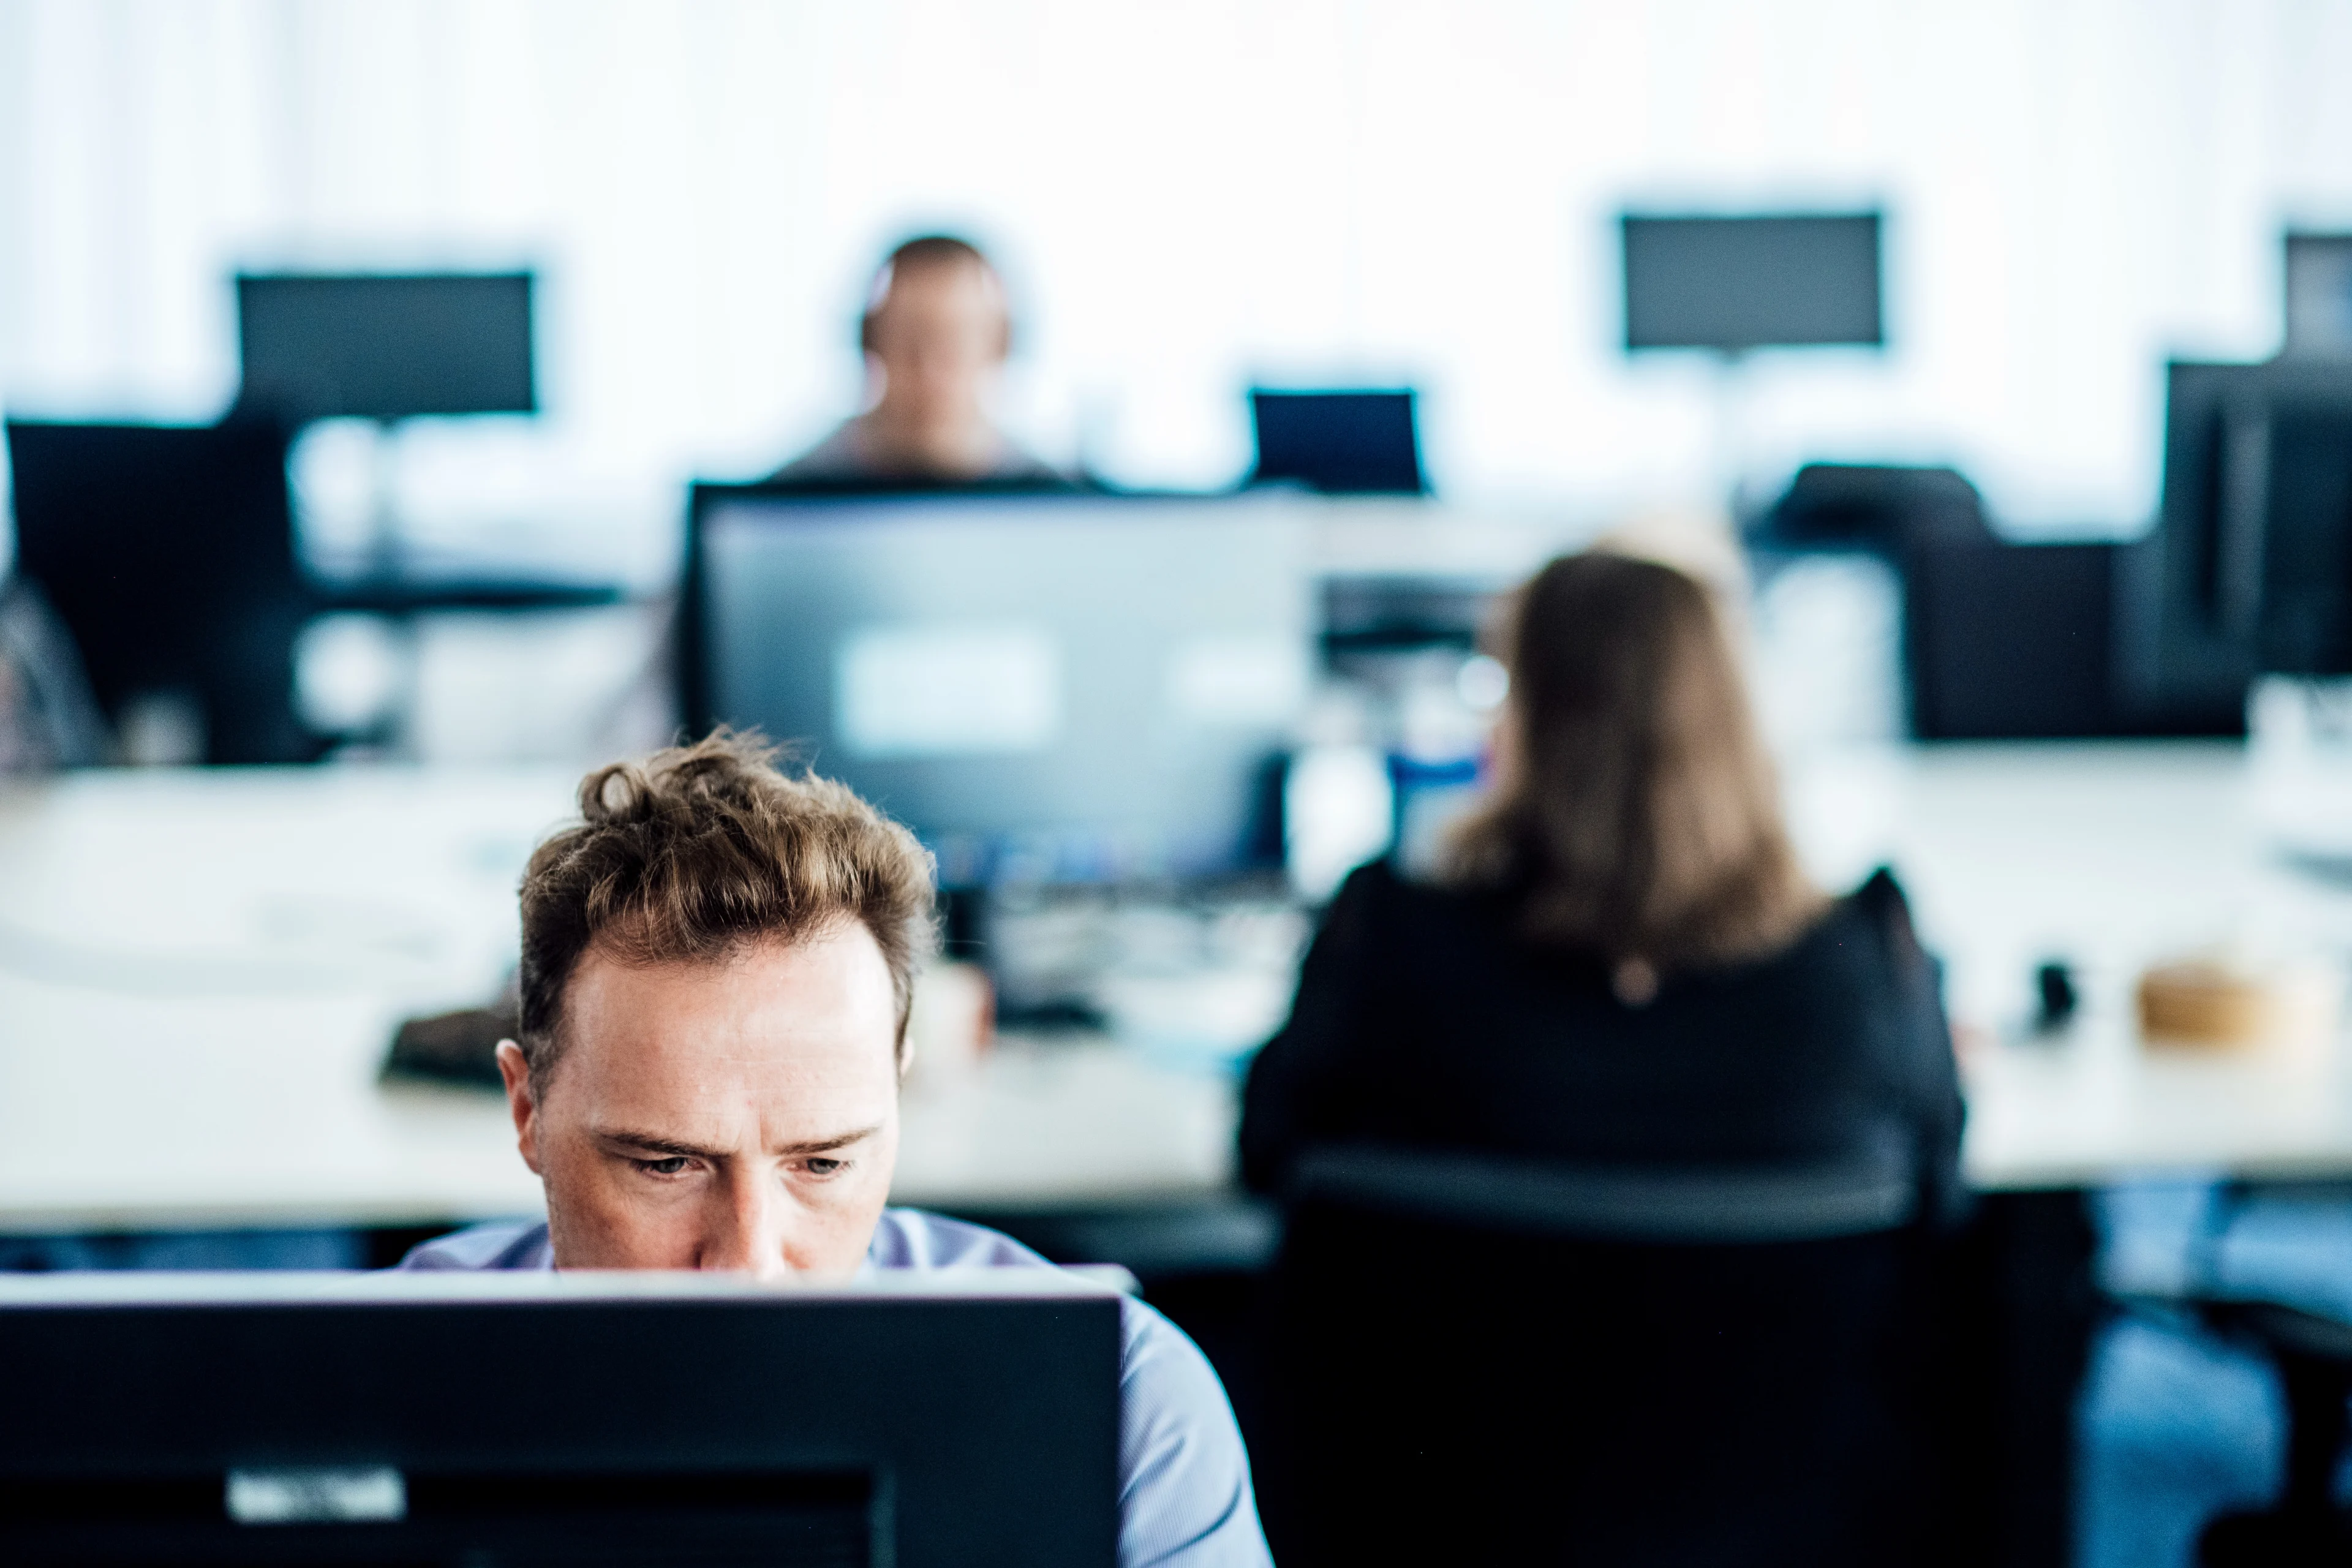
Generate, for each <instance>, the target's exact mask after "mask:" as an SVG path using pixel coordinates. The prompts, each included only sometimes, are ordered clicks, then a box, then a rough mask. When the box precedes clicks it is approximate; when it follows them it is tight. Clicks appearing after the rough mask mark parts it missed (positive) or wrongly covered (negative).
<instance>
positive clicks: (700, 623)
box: [680, 486, 1313, 885]
mask: <svg viewBox="0 0 2352 1568" xmlns="http://www.w3.org/2000/svg"><path fill="white" fill-rule="evenodd" d="M1306 543H1307V540H1306V529H1305V520H1304V517H1303V515H1302V513H1301V511H1300V509H1299V505H1298V503H1297V502H1295V501H1290V500H1286V499H1284V498H1282V497H1278V496H1263V497H1238V498H1226V499H1216V500H1192V499H1173V498H1169V499H1159V498H1154V499H1137V498H1106V497H1099V496H1080V495H1072V496H1024V497H1008V496H971V497H947V496H936V495H935V496H899V497H864V498H841V497H807V496H792V495H783V494H778V493H774V492H771V491H762V490H760V489H751V488H733V487H719V486H702V487H698V489H697V492H696V503H695V507H694V520H693V525H692V540H691V545H690V552H689V566H688V604H687V609H686V616H685V617H684V637H685V642H684V647H682V649H681V658H680V665H681V670H682V673H683V675H684V677H685V687H686V691H685V697H686V712H687V715H688V721H689V722H690V723H692V724H694V725H696V726H697V727H698V728H699V727H702V726H707V725H709V724H714V723H727V724H732V725H736V726H739V727H757V728H758V729H760V730H761V731H765V732H766V733H767V734H768V736H769V737H770V738H772V739H773V740H777V741H780V742H791V743H793V744H794V745H795V746H797V747H798V748H799V751H800V754H801V756H802V757H803V759H804V760H805V761H807V762H808V763H810V764H811V765H812V766H814V769H815V770H816V771H817V772H818V773H823V774H825V775H827V776H829V777H834V778H838V779H840V780H842V781H843V782H845V783H846V784H849V785H850V786H851V787H852V788H854V789H856V790H857V791H858V793H859V794H861V795H865V796H866V798H867V799H869V800H872V801H873V802H875V803H876V804H877V805H879V806H881V807H882V808H883V809H884V810H886V811H887V812H888V813H890V815H891V816H895V817H897V818H898V819H899V820H900V821H902V822H905V823H907V824H908V826H911V827H913V828H914V829H915V830H916V831H917V832H918V833H919V834H921V835H922V836H923V837H924V838H925V839H926V841H928V842H929V843H930V844H931V845H932V847H934V849H935V850H937V851H938V853H939V854H940V862H941V875H942V878H943V879H945V880H947V881H948V882H950V884H966V885H968V884H971V883H976V882H980V881H984V880H990V879H1008V878H1009V879H1022V880H1039V881H1078V882H1087V881H1116V880H1123V879H1132V878H1156V877H1177V878H1189V877H1198V876H1215V875H1220V874H1225V873H1230V872H1233V871H1236V870H1241V869H1244V868H1249V867H1251V866H1253V865H1255V864H1258V863H1261V862H1265V863H1276V862H1278V859H1279V848H1278V845H1273V844H1270V843H1269V842H1268V839H1269V838H1270V837H1271V834H1270V833H1269V832H1268V827H1269V826H1270V825H1268V824H1267V823H1266V822H1265V816H1264V807H1265V802H1266V801H1267V800H1269V799H1270V798H1271V797H1272V795H1273V794H1274V791H1273V790H1272V789H1271V787H1270V778H1271V775H1272V772H1273V769H1274V767H1275V764H1276V759H1277V757H1278V756H1279V754H1280V752H1282V750H1283V749H1284V748H1285V746H1286V744H1287V742H1288V741H1289V739H1290V731H1291V727H1292V725H1293V723H1294V721H1296V719H1297V715H1298V712H1299V710H1300V708H1301V705H1302V704H1303V702H1304V700H1305V698H1306V696H1307V687H1308V684H1309V681H1310V679H1311V677H1312V673H1313V671H1312V649H1313V617H1312V608H1311V595H1310V592H1309V587H1310V584H1309V578H1308V572H1307V550H1306Z"/></svg>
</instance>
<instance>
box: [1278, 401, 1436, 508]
mask: <svg viewBox="0 0 2352 1568" xmlns="http://www.w3.org/2000/svg"><path fill="white" fill-rule="evenodd" d="M1250 413H1251V416H1252V417H1253V419H1254V420H1255V424H1256V427H1257V467H1256V468H1255V471H1254V472H1253V473H1252V475H1251V479H1253V481H1255V482H1256V483H1260V484H1265V483H1271V482H1279V481H1284V480H1288V481H1291V482H1293V483H1297V484H1303V485H1305V486H1307V488H1308V489H1317V490H1321V491H1323V492H1324V493H1326V494H1328V495H1419V494H1421V493H1422V491H1423V490H1424V489H1427V488H1428V485H1427V482H1426V480H1425V479H1424V478H1423V474H1422V471H1421V442H1420V437H1419V436H1418V435H1417V433H1416V431H1415V427H1414V422H1413V395H1412V393H1411V392H1410V391H1401V392H1268V391H1265V390H1264V389H1260V390H1257V391H1255V392H1252V393H1251V394H1250Z"/></svg>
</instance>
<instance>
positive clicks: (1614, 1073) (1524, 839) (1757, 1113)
mask: <svg viewBox="0 0 2352 1568" xmlns="http://www.w3.org/2000/svg"><path fill="white" fill-rule="evenodd" d="M1502 633H1503V635H1502V637H1501V639H1500V647H1499V648H1498V649H1497V651H1498V653H1499V654H1500V656H1501V657H1502V658H1503V661H1504V663H1505V665H1506V666H1507V668H1508V669H1509V672H1510V689H1509V695H1508V697H1507V700H1506V702H1505V705H1504V708H1503V710H1502V714H1501V717H1500V719H1499V721H1498V723H1497V726H1496V734H1495V745H1494V758H1493V763H1494V765H1493V769H1492V773H1493V777H1492V782H1491V784H1490V787H1489V790H1488V793H1487V795H1486V799H1485V801H1484V802H1483V804H1482V805H1481V807H1480V808H1479V809H1477V810H1476V811H1475V813H1474V814H1473V815H1472V816H1470V817H1469V818H1468V819H1467V820H1466V821H1465V822H1464V823H1463V824H1462V825H1461V826H1460V827H1459V829H1458V830H1457V832H1456V833H1455V834H1454V837H1453V839H1452V841H1451V843H1450V846H1449V853H1448V855H1447V856H1446V857H1445V859H1444V865H1443V867H1442V868H1441V870H1440V871H1439V873H1438V874H1437V875H1436V876H1434V877H1433V878H1430V879H1410V878H1408V877H1407V876H1405V875H1404V874H1402V872H1400V871H1399V870H1398V869H1397V868H1395V867H1394V866H1392V865H1391V864H1390V863H1389V862H1387V861H1380V862H1375V863H1373V864H1371V865H1369V866H1365V867H1362V868H1360V869H1358V870H1357V871H1356V872H1355V873H1354V874H1353V875H1352V876H1351V877H1349V879H1348V881H1347V883H1346V884H1345V885H1344V886H1343V887H1342V888H1341V889H1340V891H1339V895H1338V896H1337V897H1336V898H1335V899H1334V900H1333V901H1332V903H1331V906H1330V908H1329V909H1328V910H1327V911H1326V914H1325V917H1324V920H1323V922H1322V926H1321V929H1320V930H1319V931H1318V934H1317V937H1316V940H1315V942H1314V945H1313V947H1312V949H1311V950H1310V952H1309V953H1308V955H1307V963H1306V966H1305V969H1304V971H1303V973H1302V974H1301V978H1300V982H1299V987H1298V994H1297V1002H1296V1004H1295V1005H1294V1007H1293V1010H1292V1013H1291V1016H1290V1019H1289V1022H1288V1023H1287V1025H1286V1026H1285V1027H1284V1029H1283V1030H1282V1032H1281V1033H1280V1034H1279V1035H1277V1036H1276V1037H1275V1038H1274V1039H1273V1040H1272V1041H1271V1042H1270V1043H1269V1044H1268V1045H1267V1046H1266V1047H1265V1049H1264V1050H1263V1051H1262V1052H1260V1053H1259V1055H1258V1057H1257V1059H1256V1060H1255V1063H1254V1064H1253V1065H1252V1068H1251V1071H1250V1077H1249V1085H1248V1090H1247V1095H1246V1100H1245V1105H1244V1116H1243V1123H1242V1134H1241V1141H1242V1163H1243V1173H1244V1178H1245V1180H1247V1182H1248V1183H1249V1184H1250V1185H1252V1186H1253V1187H1255V1188H1258V1189H1260V1190H1263V1191H1275V1192H1278V1191H1280V1190H1281V1189H1282V1188H1283V1186H1284V1184H1285V1181H1286V1176H1287V1173H1288V1170H1289V1167H1290V1164H1291V1163H1292V1161H1293V1160H1294V1159H1295V1158H1296V1157H1297V1155H1298V1154H1300V1153H1301V1152H1304V1151H1306V1150H1307V1149H1310V1148H1313V1147H1317V1146H1320V1145H1330V1144H1340V1143H1372V1144H1381V1145H1392V1146H1405V1147H1411V1148H1415V1149H1421V1150H1429V1151H1459V1152H1476V1153H1481V1154H1501V1155H1508V1156H1517V1157H1525V1158H1528V1159H1532V1160H1556V1161H1562V1162H1606V1163H1660V1164H1707V1165H1723V1164H1727V1163H1747V1162H1758V1163H1769V1162H1777V1161H1796V1160H1818V1159H1835V1158H1838V1157H1841V1156H1843V1155H1846V1154H1849V1153H1854V1152H1861V1151H1863V1150H1864V1149H1866V1148H1884V1147H1885V1145H1886V1144H1887V1143H1888V1142H1889V1141H1890V1140H1892V1141H1899V1142H1900V1143H1901V1144H1902V1145H1903V1146H1904V1147H1905V1148H1906V1150H1907V1151H1908V1152H1909V1154H1910V1156H1911V1159H1912V1162H1913V1163H1914V1166H1915V1168H1916V1173H1917V1177H1918V1182H1919V1184H1920V1189H1921V1197H1922V1200H1923V1206H1924V1209H1925V1212H1926V1213H1927V1214H1929V1215H1933V1214H1936V1213H1938V1212H1948V1209H1949V1207H1950V1205H1952V1204H1953V1203H1954V1201H1955V1200H1956V1198H1957V1194H1958V1190H1959V1185H1958V1151H1959V1135H1960V1123H1961V1114H1962V1112H1961V1104H1960V1097H1959V1089H1958V1076H1957V1073H1956V1072H1955V1069H1954V1065H1953V1060H1952V1047H1951V1037H1950V1032H1949V1029H1948V1026H1947V1023H1946V1020H1945V1017H1944V1012H1943V1006H1942V1003H1941V1001H1940V999H1939V997H1938V994H1937V977H1936V973H1935V970H1934V966H1933V964H1932V963H1930V962H1929V960H1928V959H1927V956H1926V955H1925V954H1924V953H1923V952H1921V950H1920V948H1919V945H1918V942H1917V941H1916V938H1915V937H1914V935H1913V933H1912V928H1911V921H1910V917H1909V913H1908V911H1907V910H1906V906H1905V903H1904V900H1903V895H1902V893H1901V891H1900V890H1899V889H1897V888H1896V886H1895V881H1894V879H1893V878H1892V877H1890V876H1889V875H1888V874H1887V873H1886V872H1885V871H1881V872H1879V873H1878V874H1876V875H1875V876H1874V877H1872V878H1871V879H1870V880H1869V881H1867V882H1866V883H1864V885H1863V887H1862V888H1861V889H1858V890H1857V891H1855V892H1853V893H1852V894H1850V895H1848V896H1846V897H1843V898H1836V899H1832V898H1829V897H1826V896H1824V895H1823V894H1822V893H1821V892H1820V891H1818V890H1817V889H1814V888H1813V887H1812V886H1811V884H1810V883H1809V882H1808V881H1807V880H1806V879H1805V876H1804V873H1803V871H1802V870H1801V868H1800V867H1799V865H1798V863H1797V859H1796V856H1795V854H1794V852H1793V851H1792V849H1791V848H1790V843H1789V837H1788V833H1787V830H1786V828H1785V826H1783V824H1782V822H1781V819H1780V809H1779V805H1778V802H1777V799H1776V787H1775V783H1774V778H1773V773H1772V768H1771V764H1770V763H1769V759H1768V758H1767V756H1766V754H1765V752H1764V749H1763V745H1762V743H1761V742H1760V740H1759V736H1758V734H1757V730H1756V724H1755V721H1754V719H1753V717H1752V715H1751V714H1750V712H1749V709H1748V699H1747V695H1746V692H1745V689H1744V686H1743V683H1742V680H1741V676H1740V672H1739V669H1738V664H1737V662H1736V660H1735V658H1734V657H1733V653H1732V649H1731V647H1730V644H1729V641H1728V638H1727V636H1726V634H1725V631H1724V628H1723V626H1722V623H1721V620H1720V617H1719V616H1718V614H1717V609H1716V606H1715V605H1714V603H1713V602H1712V600H1711V599H1710V597H1709V595H1708V594H1707V592H1706V589H1704V588H1702V587H1701V586H1699V584H1696V583H1695V582H1694V581H1692V580H1691V579H1690V578H1688V577H1686V576H1685V575H1683V574H1680V573H1678V572H1675V571H1674V570H1672V569H1670V568H1667V567H1664V566H1661V565H1656V564H1654V563H1649V562H1644V561H1639V560H1634V559H1631V558H1629V557H1624V556H1617V555H1610V554H1602V553H1586V554H1580V555H1571V556H1567V557H1564V558H1562V559H1560V560H1558V561H1555V562H1553V563H1551V564H1550V565H1549V566H1547V567H1546V568H1545V569H1544V570H1543V571H1542V572H1541V573H1539V574H1538V575H1537V576H1536V577H1535V579H1534V580H1533V581H1532V582H1530V583H1528V584H1527V585H1526V587H1525V588H1524V589H1522V590H1521V591H1520V593H1519V594H1518V595H1517V599H1516V601H1515V602H1514V604H1513V605H1512V606H1511V609H1510V613H1509V614H1508V616H1507V617H1506V622H1505V625H1504V626H1503V628H1502Z"/></svg>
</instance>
